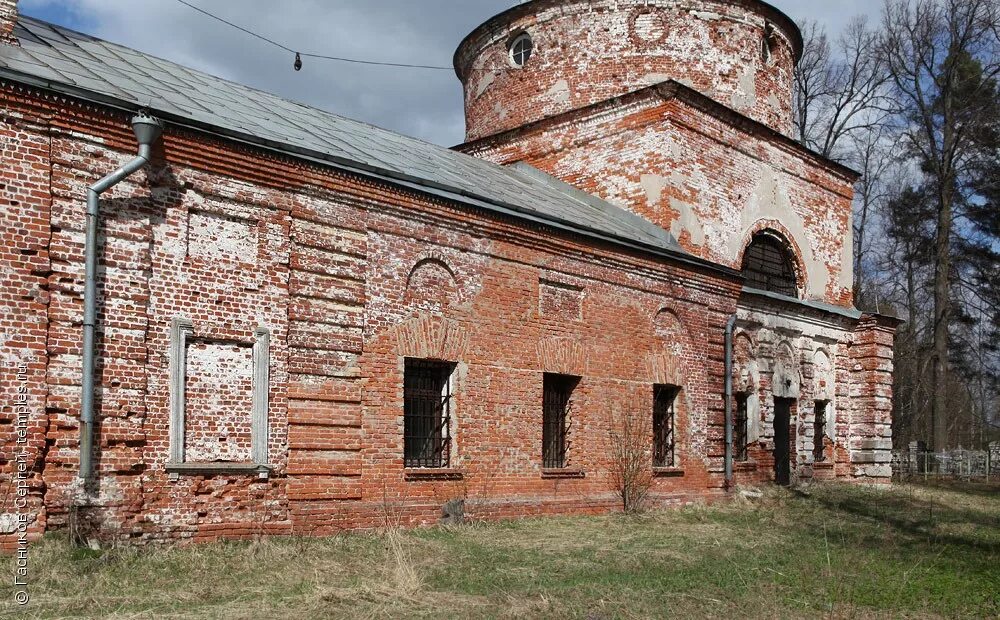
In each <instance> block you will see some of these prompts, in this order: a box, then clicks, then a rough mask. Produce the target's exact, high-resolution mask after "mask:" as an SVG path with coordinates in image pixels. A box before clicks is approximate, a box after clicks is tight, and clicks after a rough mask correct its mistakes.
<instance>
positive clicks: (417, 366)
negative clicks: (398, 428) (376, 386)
mask: <svg viewBox="0 0 1000 620" xmlns="http://www.w3.org/2000/svg"><path fill="white" fill-rule="evenodd" d="M454 369H455V365H454V364H450V363H447V362H435V361H428V360H418V359H407V360H406V362H405V367H404V373H403V462H404V465H405V466H406V467H448V466H449V463H450V459H451V374H452V371H453V370H454Z"/></svg>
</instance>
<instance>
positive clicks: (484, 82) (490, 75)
mask: <svg viewBox="0 0 1000 620" xmlns="http://www.w3.org/2000/svg"><path fill="white" fill-rule="evenodd" d="M496 79H497V75H496V73H494V72H492V71H489V72H487V73H485V74H483V79H481V80H479V86H478V87H476V97H475V98H476V99H479V98H480V97H482V96H483V93H485V92H486V91H487V89H489V87H490V86H492V85H493V82H495V81H496Z"/></svg>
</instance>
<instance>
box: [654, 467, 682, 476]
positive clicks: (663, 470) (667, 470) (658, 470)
mask: <svg viewBox="0 0 1000 620" xmlns="http://www.w3.org/2000/svg"><path fill="white" fill-rule="evenodd" d="M653 477H655V478H683V477H684V468H682V467H654V468H653Z"/></svg>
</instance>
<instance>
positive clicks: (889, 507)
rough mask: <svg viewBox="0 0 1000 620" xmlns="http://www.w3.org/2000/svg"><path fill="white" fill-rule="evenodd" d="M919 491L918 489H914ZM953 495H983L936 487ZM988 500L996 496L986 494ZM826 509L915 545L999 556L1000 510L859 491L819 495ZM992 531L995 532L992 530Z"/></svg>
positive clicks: (976, 490) (958, 488)
mask: <svg viewBox="0 0 1000 620" xmlns="http://www.w3.org/2000/svg"><path fill="white" fill-rule="evenodd" d="M911 488H913V489H919V487H917V486H915V487H911ZM935 488H936V489H938V490H941V489H944V490H947V491H949V492H951V493H957V494H965V495H980V494H981V492H982V491H981V490H980V489H975V488H966V487H964V486H959V485H955V486H947V487H944V486H936V487H935ZM986 496H987V497H991V498H992V497H996V495H995V494H987V495H986ZM812 499H813V500H814V501H817V502H818V503H819V505H820V506H822V507H823V508H824V509H826V510H828V511H830V512H833V513H842V514H845V515H848V516H851V517H855V518H861V519H865V520H868V521H870V522H877V523H881V524H884V525H886V526H888V527H890V528H892V530H894V532H895V533H896V534H899V535H902V536H903V537H904V538H908V539H909V541H910V542H911V543H912V544H913V545H921V546H923V545H926V544H927V543H928V542H931V543H936V544H940V545H945V546H952V547H962V548H965V549H966V550H967V551H972V552H975V553H980V554H987V555H998V554H1000V511H997V512H994V513H990V512H989V511H986V510H982V511H981V510H973V509H969V508H959V507H957V506H958V505H959V504H962V503H963V502H957V501H956V502H955V503H948V502H946V501H945V499H943V498H942V499H928V498H924V497H917V496H916V495H915V494H911V495H907V494H903V493H895V494H885V493H879V492H876V491H871V490H865V489H857V490H855V491H852V492H850V493H843V492H840V493H833V494H826V493H819V494H817V495H815V496H812ZM942 526H945V527H954V526H958V527H968V528H969V529H970V530H972V531H973V532H975V535H969V536H966V535H960V534H954V533H950V532H942V531H939V528H941V527H942ZM991 530H992V531H991Z"/></svg>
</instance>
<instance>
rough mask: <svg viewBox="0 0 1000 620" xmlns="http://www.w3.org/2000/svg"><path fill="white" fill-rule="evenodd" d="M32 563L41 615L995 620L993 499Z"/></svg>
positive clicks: (754, 505)
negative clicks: (945, 619) (950, 619)
mask: <svg viewBox="0 0 1000 620" xmlns="http://www.w3.org/2000/svg"><path fill="white" fill-rule="evenodd" d="M31 557H32V573H31V584H32V585H31V593H32V603H31V605H30V606H29V608H28V609H27V612H28V615H29V617H44V618H66V617H112V618H204V617H212V618H234V619H235V618H259V617H268V616H272V615H277V616H284V617H295V618H329V617H351V618H383V617H413V618H422V617H428V618H441V617H469V618H479V617H488V618H535V617H578V618H593V619H599V618H645V617H665V616H673V617H740V618H745V617H759V618H764V617H767V618H774V617H781V618H797V617H810V618H816V617H823V618H898V617H906V618H937V617H970V618H983V617H998V616H1000V568H998V567H1000V487H993V488H986V487H977V486H957V487H946V488H940V487H918V486H906V487H897V488H896V489H893V490H891V491H877V490H869V489H859V488H853V487H842V486H829V487H817V488H814V489H813V490H812V491H810V492H809V493H808V494H802V493H797V492H788V491H784V490H780V489H775V490H769V491H768V492H767V493H765V496H764V497H763V498H762V499H761V500H756V501H747V500H740V501H735V502H732V503H731V504H729V505H725V506H716V507H690V508H684V509H679V510H672V511H665V512H658V513H649V514H645V515H641V516H630V517H626V516H622V515H609V516H606V517H597V518H556V519H533V520H524V521H519V522H510V523H495V524H470V525H465V526H461V527H448V528H432V529H426V530H419V531H413V532H403V531H401V530H399V528H397V527H392V526H387V527H386V528H385V529H384V531H383V532H381V533H379V534H370V535H362V534H357V535H344V536H340V537H336V538H330V539H273V540H264V541H261V542H255V543H220V544H215V545H207V546H193V547H186V548H162V549H140V550H137V549H115V550H110V551H104V552H93V551H86V550H78V549H73V548H72V547H70V546H69V545H68V543H66V542H65V541H64V540H63V539H61V538H60V537H56V536H54V537H50V538H47V539H46V540H45V541H43V542H41V543H39V544H37V545H35V546H34V547H33V548H32V556H31ZM9 583H11V578H7V579H6V580H5V583H3V584H2V585H0V596H2V597H3V600H2V601H0V616H5V615H14V614H17V613H19V612H23V611H25V610H20V609H18V608H16V606H14V605H13V603H12V602H11V595H12V590H11V588H10V586H9V585H8V584H9Z"/></svg>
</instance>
